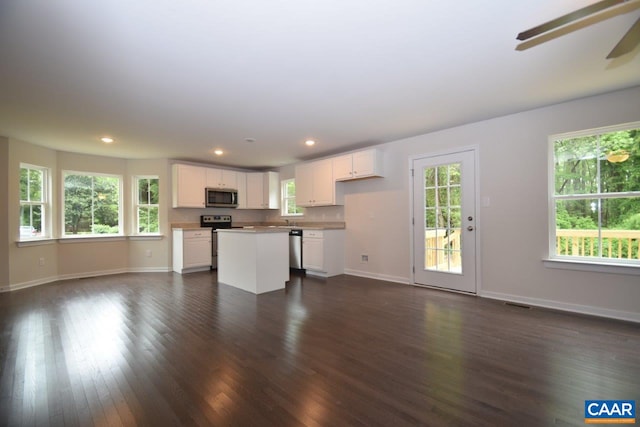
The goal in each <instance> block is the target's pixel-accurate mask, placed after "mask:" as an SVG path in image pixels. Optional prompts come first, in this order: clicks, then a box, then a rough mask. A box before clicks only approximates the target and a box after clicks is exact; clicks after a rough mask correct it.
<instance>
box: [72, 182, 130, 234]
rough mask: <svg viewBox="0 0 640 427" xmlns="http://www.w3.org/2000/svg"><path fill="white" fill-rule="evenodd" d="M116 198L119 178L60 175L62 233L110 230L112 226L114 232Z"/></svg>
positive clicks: (116, 211) (115, 224)
mask: <svg viewBox="0 0 640 427" xmlns="http://www.w3.org/2000/svg"><path fill="white" fill-rule="evenodd" d="M119 202H120V179H119V178H116V177H110V176H92V175H80V174H78V175H72V174H68V175H66V176H65V177H64V218H65V234H79V233H103V232H105V233H110V234H113V233H114V231H113V230H114V229H115V230H116V231H115V233H116V234H117V233H118V232H119V224H118V221H119ZM105 227H107V228H105ZM96 230H99V231H96ZM105 230H111V231H105Z"/></svg>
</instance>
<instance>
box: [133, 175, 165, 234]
mask: <svg viewBox="0 0 640 427" xmlns="http://www.w3.org/2000/svg"><path fill="white" fill-rule="evenodd" d="M133 181H134V188H133V193H134V203H133V209H134V210H133V215H134V218H135V225H134V230H133V234H137V235H149V234H159V233H160V194H156V197H155V198H156V201H157V203H151V201H152V199H153V197H152V194H151V191H146V199H147V200H146V203H145V201H144V200H141V199H142V198H143V197H141V196H142V194H141V189H140V184H141V182H143V181H148V185H151V184H152V182H151V181H157V185H158V186H159V185H160V179H159V178H158V177H157V176H136V177H135V178H134V180H133ZM158 193H159V191H158ZM152 211H155V214H154V215H155V221H153V219H152V218H151V212H152ZM143 212H146V219H145V218H141V214H142V213H143ZM142 216H143V217H144V215H142ZM143 230H146V231H143Z"/></svg>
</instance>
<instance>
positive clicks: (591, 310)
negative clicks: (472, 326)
mask: <svg viewBox="0 0 640 427" xmlns="http://www.w3.org/2000/svg"><path fill="white" fill-rule="evenodd" d="M478 296H480V297H483V298H491V299H496V300H500V301H508V302H515V303H518V304H525V305H530V306H535V307H544V308H550V309H554V310H561V311H568V312H571V313H580V314H588V315H591V316H599V317H607V318H610V319H617V320H626V321H628V322H636V323H640V313H637V312H631V311H621V310H611V309H608V308H601V307H593V306H590V305H580V304H571V303H566V302H560V301H552V300H546V299H541V298H530V297H522V296H518V295H511V294H503V293H500V292H489V291H481V292H480V293H479V294H478Z"/></svg>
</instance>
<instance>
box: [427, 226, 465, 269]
mask: <svg viewBox="0 0 640 427" xmlns="http://www.w3.org/2000/svg"><path fill="white" fill-rule="evenodd" d="M449 231H450V232H451V234H450V235H447V230H446V229H444V228H439V229H438V230H426V231H425V236H424V237H425V242H424V244H425V264H424V265H425V267H426V268H427V269H430V270H440V271H460V269H461V268H462V259H461V258H460V255H461V248H460V229H459V228H456V229H452V230H449Z"/></svg>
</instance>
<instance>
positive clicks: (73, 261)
mask: <svg viewBox="0 0 640 427" xmlns="http://www.w3.org/2000/svg"><path fill="white" fill-rule="evenodd" d="M0 154H3V156H2V164H0V166H1V165H6V167H4V168H1V170H0V197H1V199H0V200H6V201H7V203H5V204H4V205H3V207H2V210H0V220H1V221H2V228H0V236H2V232H5V233H6V234H7V236H8V238H6V239H3V240H2V241H4V242H6V245H3V246H2V249H1V250H0V258H1V259H0V262H1V263H2V264H0V266H2V265H5V264H6V266H7V267H6V269H4V268H3V269H2V275H0V279H1V281H0V290H9V289H18V288H22V287H28V286H33V285H38V284H42V283H48V282H51V281H54V280H58V279H66V278H74V277H86V276H92V275H101V274H111V273H119V272H125V271H136V272H144V271H171V267H172V256H171V255H172V249H171V246H172V233H171V224H172V223H177V222H179V223H185V222H188V223H198V222H199V221H200V215H202V214H207V213H210V214H230V215H233V219H234V221H240V222H261V221H264V217H265V215H266V213H265V212H264V211H260V210H236V209H173V208H171V204H172V203H171V197H172V195H171V161H170V160H168V159H146V160H134V159H132V160H127V159H122V158H115V157H104V156H92V155H85V154H78V153H69V152H61V151H56V150H51V149H48V148H45V147H41V146H39V145H36V144H31V143H28V142H24V141H19V140H15V139H9V138H3V137H0ZM5 154H6V155H5ZM20 163H29V164H33V165H37V166H44V167H47V168H49V169H50V170H51V180H52V200H53V202H54V203H53V209H52V211H51V212H50V214H51V216H52V221H51V225H52V230H53V233H52V235H53V236H58V235H60V232H61V229H62V226H61V224H60V222H61V218H60V208H59V207H60V206H62V190H61V185H62V184H61V183H62V172H63V171H65V170H70V171H79V172H83V171H84V172H96V173H105V174H115V175H121V176H122V177H123V212H124V215H123V216H124V218H123V227H124V231H125V234H133V231H134V230H133V227H134V212H133V203H134V198H135V197H136V192H135V190H134V189H133V177H134V176H141V175H154V176H158V177H159V179H160V228H161V233H162V237H160V238H152V239H149V238H142V239H139V238H129V239H127V238H122V239H113V240H109V241H87V240H64V241H63V240H60V241H58V240H51V241H50V242H48V244H37V245H22V246H18V245H17V244H16V241H17V240H18V238H19V221H20V218H19V216H18V212H19V206H20V199H19V197H20V195H19V188H20V186H19V176H20V173H19V172H20ZM3 183H4V184H3ZM5 192H6V193H5ZM3 196H4V197H3ZM5 211H6V218H5V217H4V216H3V213H4V212H5ZM41 260H43V261H44V264H43V265H42V263H41Z"/></svg>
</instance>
